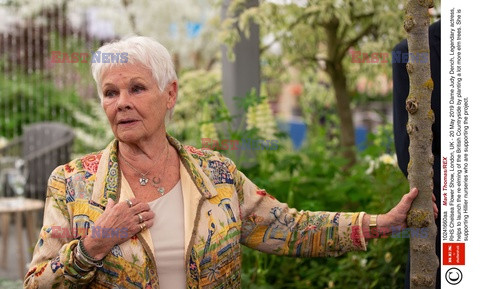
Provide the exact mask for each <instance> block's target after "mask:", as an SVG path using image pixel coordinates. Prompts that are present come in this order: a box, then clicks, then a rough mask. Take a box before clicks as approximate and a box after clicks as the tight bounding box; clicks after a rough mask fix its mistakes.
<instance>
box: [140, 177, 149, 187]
mask: <svg viewBox="0 0 480 289" xmlns="http://www.w3.org/2000/svg"><path fill="white" fill-rule="evenodd" d="M138 181H139V182H140V185H141V186H146V185H147V183H148V179H147V178H145V177H141V178H139V179H138Z"/></svg>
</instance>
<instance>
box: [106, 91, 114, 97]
mask: <svg viewBox="0 0 480 289" xmlns="http://www.w3.org/2000/svg"><path fill="white" fill-rule="evenodd" d="M103 96H105V97H112V96H115V91H114V90H106V91H105V92H104V93H103Z"/></svg>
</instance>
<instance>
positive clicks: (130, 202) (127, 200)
mask: <svg viewBox="0 0 480 289" xmlns="http://www.w3.org/2000/svg"><path fill="white" fill-rule="evenodd" d="M125 202H127V204H128V207H129V208H131V207H133V203H132V201H130V200H129V199H126V200H125Z"/></svg>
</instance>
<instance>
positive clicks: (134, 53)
mask: <svg viewBox="0 0 480 289" xmlns="http://www.w3.org/2000/svg"><path fill="white" fill-rule="evenodd" d="M97 51H100V52H101V53H102V54H103V53H114V54H118V55H119V54H122V53H127V61H126V62H124V63H122V62H121V61H120V62H110V63H103V62H102V61H98V62H93V61H92V66H91V68H92V76H93V79H94V80H95V83H96V84H97V93H98V97H99V98H100V101H103V92H102V87H101V84H102V78H103V76H104V73H105V72H106V71H108V70H109V69H110V68H112V67H113V66H114V65H125V64H141V65H143V66H145V67H146V68H147V69H149V70H150V71H151V72H152V76H153V78H154V79H155V81H156V82H157V85H158V89H159V90H160V91H162V92H163V91H164V90H165V88H166V87H167V85H168V84H169V83H170V82H172V81H177V80H178V78H177V73H176V72H175V65H174V64H173V60H172V57H171V55H170V53H169V52H168V50H167V49H166V48H165V47H164V46H163V45H162V44H160V43H159V42H157V41H156V40H155V39H153V38H151V37H146V36H129V37H126V38H123V39H121V40H117V41H113V42H110V43H107V44H104V45H103V46H102V47H100V48H98V50H97ZM168 114H169V118H171V117H172V115H173V108H172V109H170V111H169V113H168Z"/></svg>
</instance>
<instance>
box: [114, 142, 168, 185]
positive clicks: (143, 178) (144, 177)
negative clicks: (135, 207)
mask: <svg viewBox="0 0 480 289" xmlns="http://www.w3.org/2000/svg"><path fill="white" fill-rule="evenodd" d="M167 146H168V141H167V143H166V144H165V147H164V148H163V150H162V153H161V154H160V155H158V157H157V159H156V160H155V162H154V163H153V165H152V166H151V167H150V169H149V170H148V172H146V173H142V172H141V171H139V170H137V169H136V168H135V167H134V166H133V165H132V164H131V163H129V162H128V161H127V159H126V158H125V157H124V156H123V155H122V153H120V157H121V158H122V159H123V160H124V161H125V163H126V164H127V165H128V166H129V167H130V168H132V169H133V170H134V171H135V172H136V173H138V174H139V175H140V178H139V179H138V182H139V183H140V185H141V186H146V185H147V183H148V181H149V178H147V175H148V174H149V173H150V172H151V171H152V169H153V168H154V167H155V165H156V164H157V162H158V161H159V160H160V156H162V154H163V152H164V151H165V149H166V148H167ZM167 158H168V150H167ZM165 166H166V161H165ZM164 171H165V169H164Z"/></svg>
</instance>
